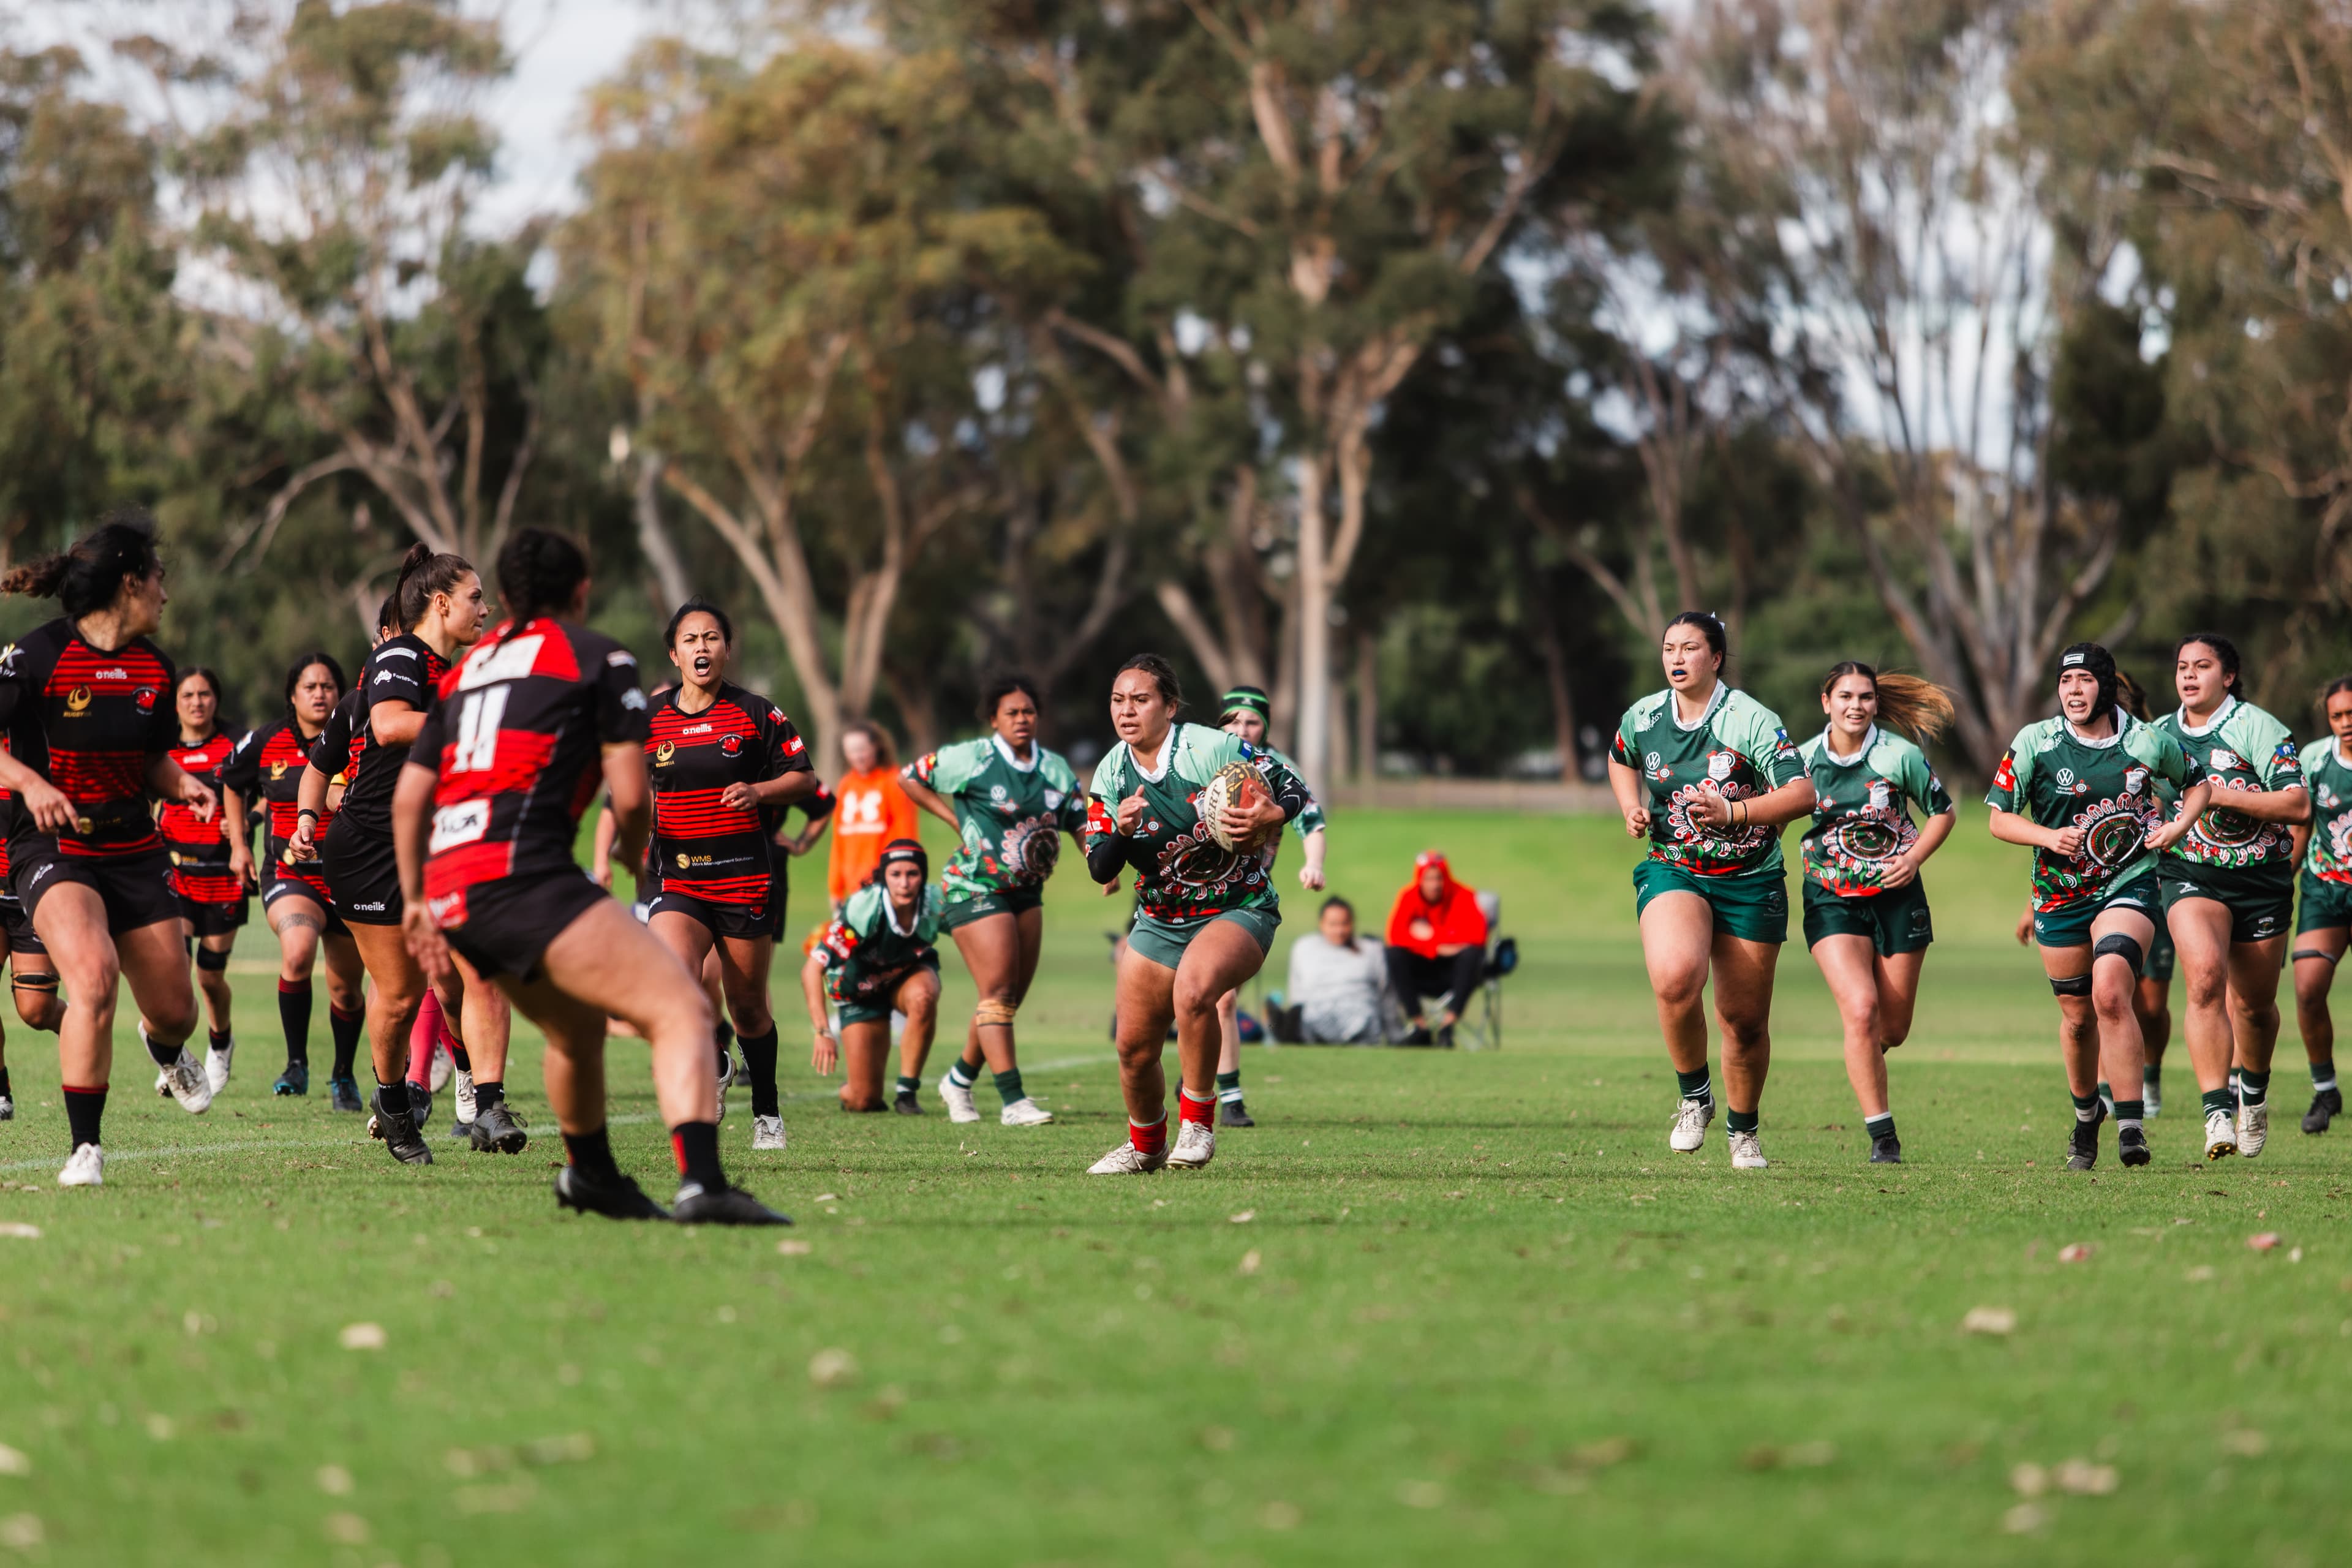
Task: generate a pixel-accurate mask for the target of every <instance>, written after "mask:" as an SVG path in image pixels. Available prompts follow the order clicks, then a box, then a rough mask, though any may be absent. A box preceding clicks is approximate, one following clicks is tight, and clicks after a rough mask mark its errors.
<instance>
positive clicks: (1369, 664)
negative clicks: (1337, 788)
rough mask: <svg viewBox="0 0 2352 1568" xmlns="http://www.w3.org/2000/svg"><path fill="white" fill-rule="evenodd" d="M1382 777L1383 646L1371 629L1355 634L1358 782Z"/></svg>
mask: <svg viewBox="0 0 2352 1568" xmlns="http://www.w3.org/2000/svg"><path fill="white" fill-rule="evenodd" d="M1380 776H1381V644H1380V639H1379V638H1378V637H1374V636H1373V635H1372V633H1371V628H1370V627H1369V626H1366V627H1362V628H1360V629H1359V630H1358V631H1357V633H1356V782H1357V783H1358V784H1362V785H1363V786H1365V787H1366V788H1367V789H1369V788H1370V787H1371V786H1372V784H1373V783H1374V781H1376V780H1377V779H1379V777H1380Z"/></svg>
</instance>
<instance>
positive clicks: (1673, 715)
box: [1666, 675, 1731, 734]
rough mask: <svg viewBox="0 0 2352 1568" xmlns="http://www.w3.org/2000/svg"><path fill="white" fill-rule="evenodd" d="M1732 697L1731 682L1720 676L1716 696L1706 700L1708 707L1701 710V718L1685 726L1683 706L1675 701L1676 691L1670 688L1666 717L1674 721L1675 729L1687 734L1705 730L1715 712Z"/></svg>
mask: <svg viewBox="0 0 2352 1568" xmlns="http://www.w3.org/2000/svg"><path fill="white" fill-rule="evenodd" d="M1730 695H1731V682H1729V681H1727V680H1726V679H1723V677H1721V676H1719V675H1718V676H1717V677H1716V678H1715V695H1714V696H1712V697H1710V698H1708V699H1707V700H1706V707H1705V708H1703V709H1701V710H1699V716H1698V717H1697V718H1696V719H1694V720H1692V721H1690V722H1689V723H1687V724H1685V723H1684V722H1683V710H1682V704H1680V703H1678V702H1676V701H1675V689H1674V688H1673V687H1671V686H1669V687H1667V688H1666V717H1667V718H1669V719H1671V720H1673V721H1674V723H1675V729H1677V730H1680V731H1683V732H1684V733H1685V734H1688V733H1689V732H1691V731H1695V730H1704V729H1706V725H1707V721H1708V720H1710V719H1713V718H1714V717H1715V710H1717V709H1718V708H1720V707H1722V706H1723V700H1724V699H1725V698H1727V697H1728V696H1730Z"/></svg>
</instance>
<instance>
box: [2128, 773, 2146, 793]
mask: <svg viewBox="0 0 2352 1568" xmlns="http://www.w3.org/2000/svg"><path fill="white" fill-rule="evenodd" d="M2124 793H2125V794H2126V795H2146V794H2147V769H2146V768H2126V769H2125V770H2124Z"/></svg>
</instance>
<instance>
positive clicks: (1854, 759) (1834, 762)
mask: <svg viewBox="0 0 2352 1568" xmlns="http://www.w3.org/2000/svg"><path fill="white" fill-rule="evenodd" d="M1835 733H1836V731H1833V730H1832V729H1831V728H1830V727H1829V726H1828V725H1826V724H1824V725H1822V755H1823V756H1825V757H1827V758H1828V759H1829V760H1830V765H1831V766H1832V767H1840V768H1850V767H1852V766H1853V765H1854V763H1858V762H1860V761H1862V760H1863V758H1864V757H1866V756H1868V755H1870V751H1871V748H1872V747H1874V746H1875V745H1877V744H1878V726H1877V725H1875V724H1873V725H1872V726H1871V727H1870V728H1869V729H1868V730H1866V731H1864V733H1863V737H1862V750H1860V751H1858V752H1855V753H1854V754H1853V755H1852V756H1850V757H1841V756H1839V755H1838V752H1837V742H1835V741H1834V740H1833V739H1832V736H1833V735H1835Z"/></svg>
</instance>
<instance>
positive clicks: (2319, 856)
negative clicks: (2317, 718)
mask: <svg viewBox="0 0 2352 1568" xmlns="http://www.w3.org/2000/svg"><path fill="white" fill-rule="evenodd" d="M2305 756H2307V757H2308V758H2309V759H2310V760H2309V762H2308V763H2305V768H2304V777H2305V781H2306V782H2307V783H2308V784H2310V786H2311V852H2310V854H2309V855H2308V856H2307V857H2306V858H2305V862H2304V863H2305V866H2306V867H2308V868H2309V869H2310V871H2311V874H2312V875H2313V876H2315V877H2316V878H2318V879H2320V880H2321V881H2323V882H2352V763H2347V762H2346V761H2345V760H2344V758H2343V756H2342V754H2341V753H2340V752H2338V751H2337V749H2336V737H2335V736H2333V735H2322V736H2321V737H2320V738H2319V739H2317V740H2316V741H2314V742H2311V747H2310V749H2309V751H2307V752H2305Z"/></svg>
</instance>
